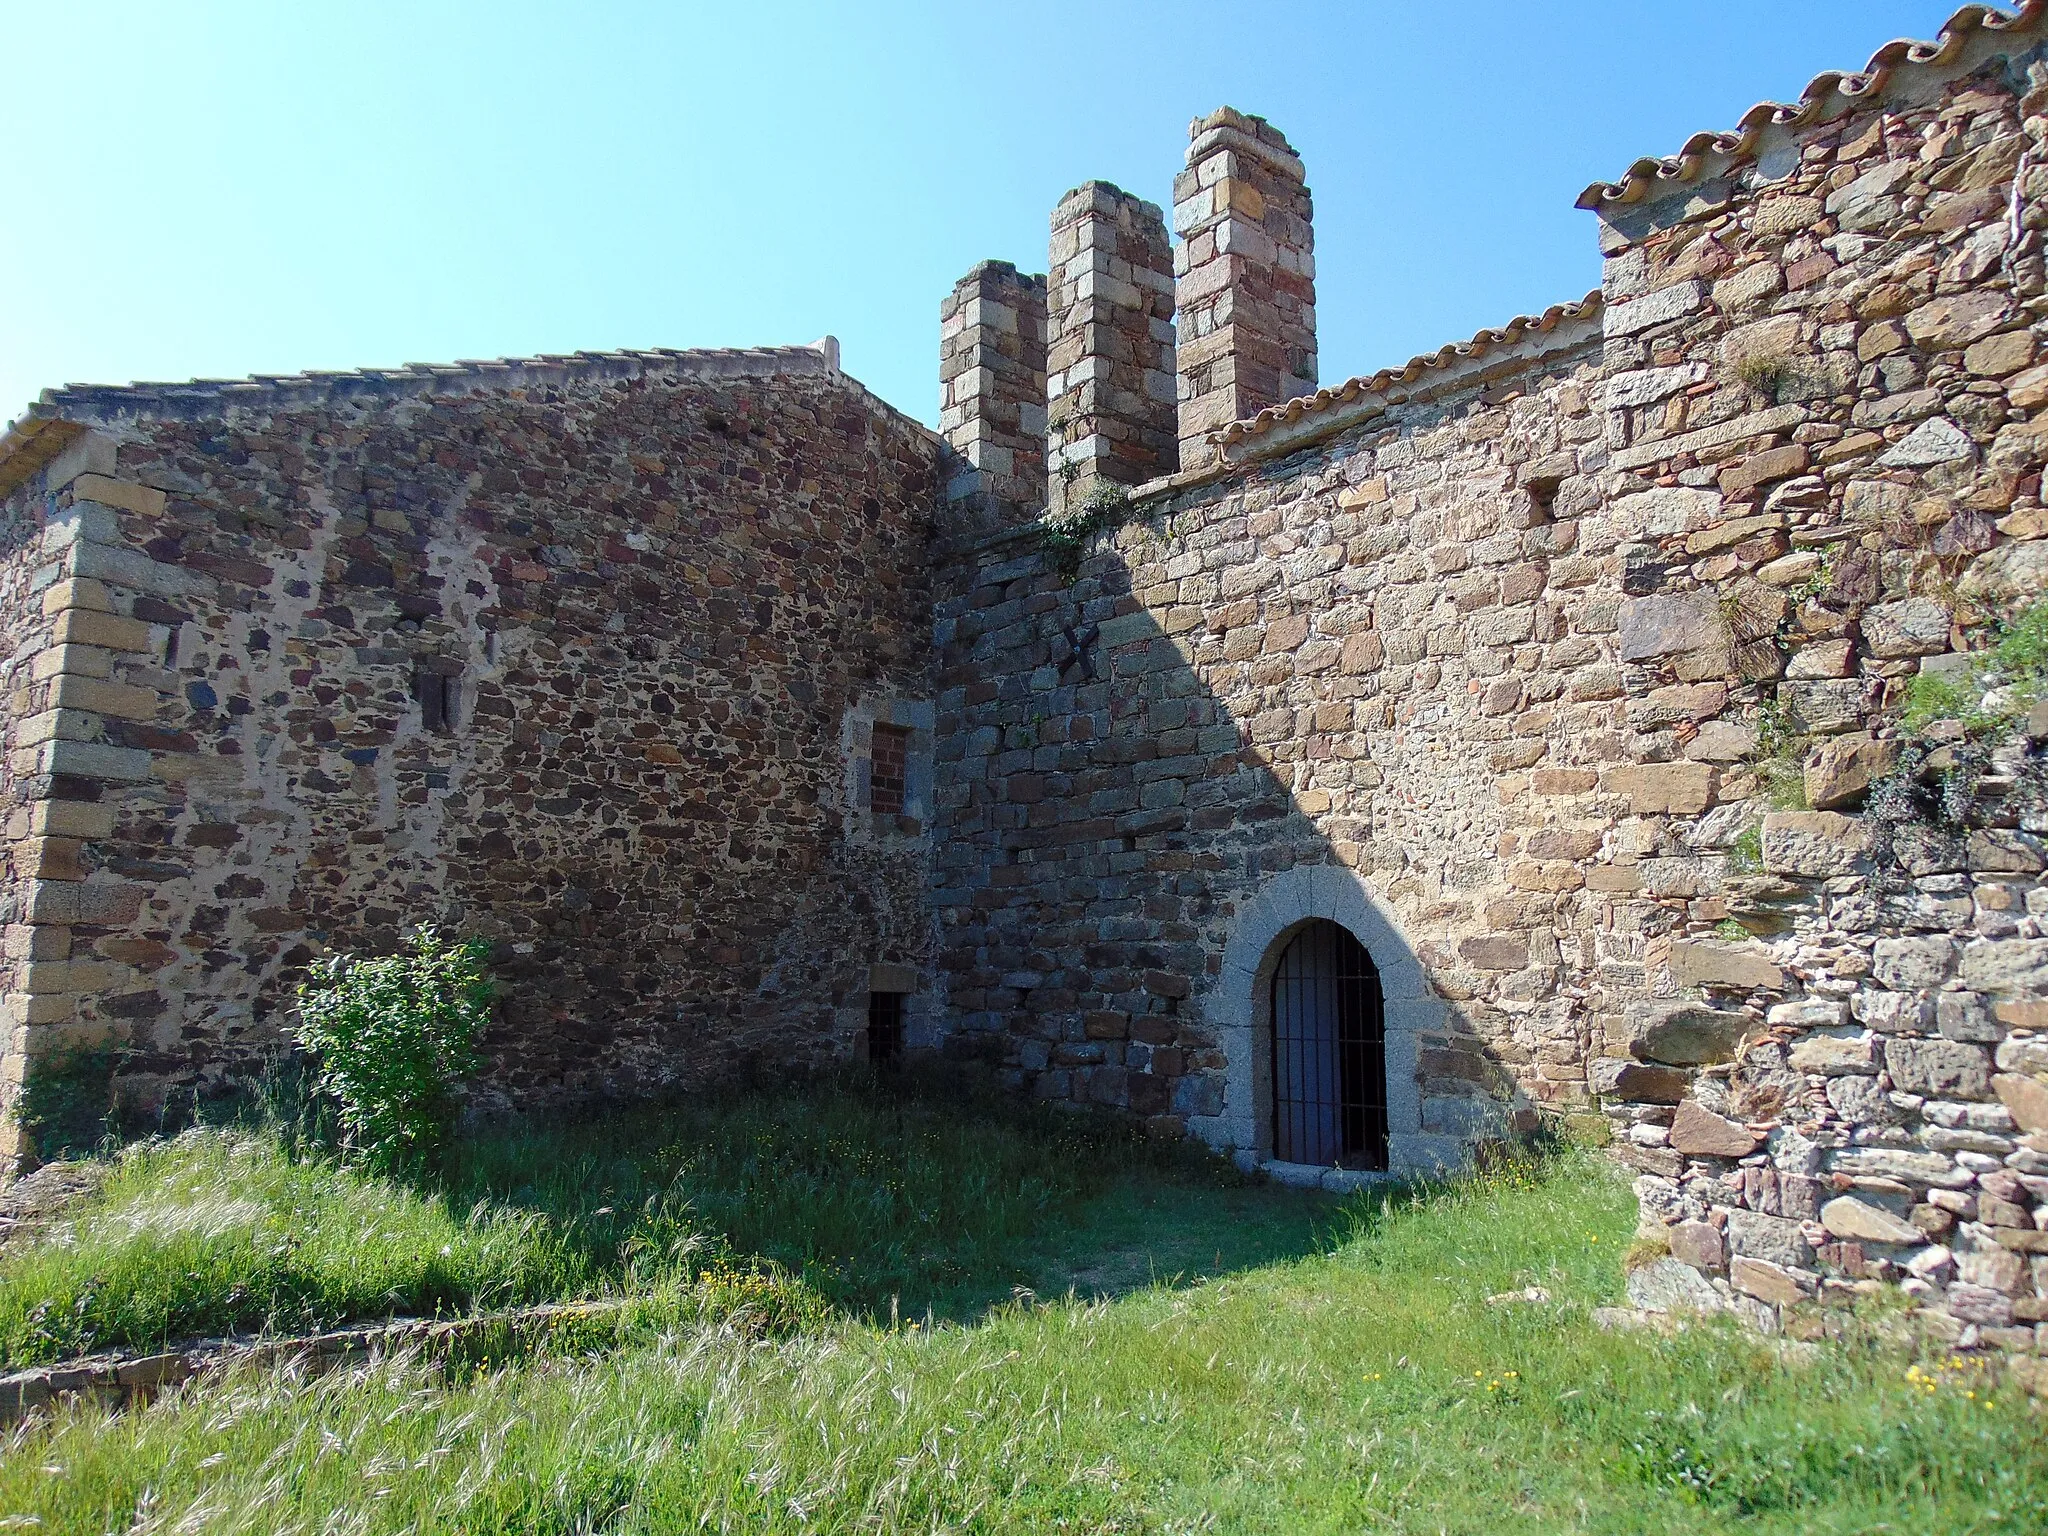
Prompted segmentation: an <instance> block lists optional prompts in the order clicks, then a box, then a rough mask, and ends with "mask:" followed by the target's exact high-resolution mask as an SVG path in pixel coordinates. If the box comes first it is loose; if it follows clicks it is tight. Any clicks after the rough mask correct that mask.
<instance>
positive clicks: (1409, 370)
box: [1209, 288, 1601, 450]
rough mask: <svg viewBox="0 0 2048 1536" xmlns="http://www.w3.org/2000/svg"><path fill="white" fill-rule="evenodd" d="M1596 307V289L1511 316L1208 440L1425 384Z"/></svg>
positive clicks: (1229, 439) (1223, 441)
mask: <svg viewBox="0 0 2048 1536" xmlns="http://www.w3.org/2000/svg"><path fill="white" fill-rule="evenodd" d="M1600 307H1601V298H1600V290H1599V289H1598V288H1595V289H1594V290H1593V291H1592V292H1591V293H1589V294H1587V295H1586V296H1585V297H1584V298H1583V299H1578V300H1575V301H1574V302H1572V303H1569V304H1553V305H1551V306H1550V308H1548V309H1546V310H1545V311H1543V313H1542V314H1540V315H1517V316H1515V318H1514V319H1512V320H1510V321H1509V322H1508V323H1507V324H1506V325H1503V326H1500V327H1499V328H1497V329H1490V330H1484V331H1481V332H1479V333H1478V334H1477V335H1476V336H1474V337H1473V338H1472V339H1471V340H1470V341H1461V342H1453V343H1452V344H1451V345H1450V346H1447V347H1443V348H1441V349H1439V350H1438V351H1435V352H1426V353H1424V354H1422V355H1421V356H1419V357H1411V358H1409V359H1408V361H1407V362H1405V363H1403V364H1402V365H1401V366H1400V367H1398V368H1382V369H1381V370H1380V371H1379V372H1378V373H1371V374H1364V375H1362V376H1360V377H1358V378H1355V379H1346V380H1345V381H1344V382H1343V383H1342V384H1333V385H1331V386H1330V387H1329V388H1328V389H1319V390H1317V391H1316V392H1315V393H1314V394H1312V395H1303V396H1300V397H1299V398H1298V399H1294V400H1287V401H1283V402H1282V403H1281V404H1279V405H1272V406H1268V407H1267V408H1266V409H1265V410H1263V411H1261V412H1259V414H1258V415H1256V416H1253V417H1251V418H1250V419H1249V420H1246V421H1233V422H1232V423H1230V425H1229V426H1227V427H1219V428H1218V429H1217V430H1216V431H1214V432H1212V433H1210V434H1209V441H1210V442H1212V443H1215V444H1216V445H1217V446H1218V447H1219V448H1223V449H1226V450H1227V449H1228V448H1230V447H1231V446H1232V445H1234V444H1237V443H1241V442H1243V441H1244V440H1245V439H1247V438H1251V437H1259V436H1262V435H1264V434H1266V433H1269V432H1274V431H1277V430H1278V429H1280V428H1281V427H1284V426H1288V425H1290V424H1292V423H1295V422H1299V421H1300V420H1301V419H1302V418H1303V417H1306V416H1314V415H1317V414H1318V413H1321V412H1325V411H1330V410H1334V409H1336V408H1337V407H1339V406H1343V405H1349V404H1351V403H1352V402H1353V401H1356V400H1359V399H1362V398H1364V397H1365V396H1368V395H1381V394H1385V393H1386V392H1387V391H1389V390H1391V389H1393V388H1395V387H1396V386H1400V385H1413V384H1416V383H1418V382H1422V381H1425V380H1430V379H1431V378H1432V376H1439V377H1448V376H1449V375H1450V374H1451V373H1452V372H1454V371H1462V369H1463V367H1464V365H1466V364H1469V363H1474V362H1477V361H1479V360H1481V359H1483V358H1486V357H1487V356H1488V355H1489V354H1492V353H1496V352H1499V351H1501V350H1503V349H1505V348H1509V347H1513V346H1515V345H1516V344H1517V343H1519V342H1522V341H1524V340H1526V339H1527V338H1529V337H1530V336H1532V335H1533V336H1544V335H1548V334H1550V333H1551V332H1554V331H1556V330H1557V328H1558V327H1559V326H1562V325H1569V324H1571V323H1572V322H1575V321H1581V320H1584V321H1591V320H1595V319H1597V318H1598V317H1599V314H1600Z"/></svg>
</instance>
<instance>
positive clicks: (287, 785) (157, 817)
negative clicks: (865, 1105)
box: [0, 348, 942, 1111]
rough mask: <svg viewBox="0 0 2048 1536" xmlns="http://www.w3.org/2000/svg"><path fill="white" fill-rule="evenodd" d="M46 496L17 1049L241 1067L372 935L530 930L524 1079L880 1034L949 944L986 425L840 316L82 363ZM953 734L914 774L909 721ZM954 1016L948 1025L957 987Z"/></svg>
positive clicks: (752, 1055)
mask: <svg viewBox="0 0 2048 1536" xmlns="http://www.w3.org/2000/svg"><path fill="white" fill-rule="evenodd" d="M42 414H43V416H44V417H46V418H50V419H57V420H62V421H64V422H67V423H70V424H71V425H72V427H73V429H76V428H78V427H84V428H89V429H90V430H89V433H88V435H87V438H86V439H85V441H87V442H89V443H91V444H95V445H97V446H96V449H95V452H96V454H97V464H98V468H99V469H100V470H101V471H103V472H102V473H84V474H73V473H71V469H72V468H75V467H76V466H66V465H63V464H59V465H53V466H50V467H49V468H46V469H43V470H41V471H40V472H38V473H36V474H35V475H33V476H31V477H30V478H29V479H28V480H27V482H26V483H25V484H22V485H20V486H19V487H17V488H16V489H15V490H14V491H13V493H12V494H11V495H10V496H9V498H8V500H7V504H6V505H7V510H6V516H7V526H9V527H12V528H15V529H16V530H18V531H19V532H20V534H21V536H22V537H24V538H30V539H31V540H36V539H38V537H39V542H32V543H30V544H28V545H24V546H22V547H23V548H33V549H35V550H36V551H37V553H36V555H35V559H36V561H37V562H39V563H38V564H36V566H35V568H34V571H33V575H32V576H30V577H29V578H28V579H27V580H26V581H24V580H23V579H22V575H21V571H22V568H23V564H24V562H23V560H22V558H21V557H20V556H17V557H16V559H15V560H14V561H13V562H11V563H10V564H9V565H8V566H7V567H5V570H6V571H12V572H14V573H15V574H14V575H12V576H5V575H4V574H0V579H4V580H6V581H7V582H8V583H9V596H10V597H11V598H12V599H13V601H12V602H11V603H10V605H9V614H10V618H9V627H10V629H11V630H12V631H13V632H14V638H15V640H16V647H15V662H14V666H15V674H16V680H15V695H14V706H15V707H14V711H13V718H12V726H11V731H10V737H9V744H10V747H11V749H12V755H11V759H10V770H11V773H12V778H11V780H10V786H9V787H10V789H11V791H12V793H13V795H14V797H15V804H16V809H15V810H14V812H13V820H12V822H11V824H10V837H11V841H10V844H9V856H10V874H11V882H10V885H9V890H10V892H11V893H12V895H11V908H10V911H9V914H8V921H9V922H10V924H11V925H12V926H11V927H10V928H9V929H8V933H9V937H10V944H11V946H12V951H13V954H14V955H15V957H16V958H17V960H18V961H20V962H22V963H21V964H19V965H18V967H17V979H16V984H15V988H14V994H15V995H14V996H13V998H12V999H11V1001H10V1006H11V1007H12V1008H13V1009H14V1010H15V1012H14V1015H13V1024H14V1027H13V1029H12V1031H11V1035H10V1040H9V1046H8V1054H9V1057H10V1060H12V1061H21V1060H24V1059H28V1058H34V1057H37V1056H40V1055H47V1054H48V1053H49V1052H50V1051H52V1050H60V1049H62V1048H63V1047H65V1046H67V1045H71V1044H76V1043H79V1042H90V1041H95V1040H100V1039H105V1038H111V1039H112V1040H113V1041H114V1042H115V1043H118V1044H121V1045H124V1046H126V1047H127V1048H128V1049H129V1050H130V1051H131V1053H132V1054H131V1056H130V1058H129V1060H128V1063H127V1067H126V1070H125V1091H126V1092H127V1094H128V1095H129V1096H130V1098H131V1099H133V1100H135V1101H137V1105H138V1107H139V1108H140V1109H142V1110H144V1111H146V1110H147V1109H149V1108H150V1107H151V1105H152V1103H153V1101H155V1100H158V1099H161V1098H162V1097H164V1096H165V1095H167V1094H174V1093H177V1092H182V1091H184V1090H186V1089H188V1088H190V1087H192V1086H195V1085H198V1086H202V1087H203V1086H205V1085H207V1084H210V1083H214V1082H217V1081H218V1080H219V1079H220V1078H221V1077H222V1076H223V1075H226V1074H229V1073H232V1072H233V1071H236V1070H238V1069H241V1068H244V1067H246V1065H247V1063H248V1061H249V1059H250V1058H251V1057H252V1056H253V1055H254V1054H256V1053H258V1052H261V1051H263V1050H266V1049H269V1048H271V1047H273V1046H274V1045H275V1044H276V1043H277V1041H278V1039H279V1031H280V1026H281V1023H282V1021H283V1019H284V1015H285V1011H286V1010H285V1005H286V1004H287V1003H288V1000H289V997H290V988H291V986H292V984H293V982H294V981H295V979H296V978H297V977H299V976H300V975H302V974H303V973H304V969H305V967H306V966H307V965H308V963H309V962H311V961H312V960H314V959H315V958H316V957H318V956H319V955H322V954H325V953H329V952H332V951H335V950H354V949H361V948H371V949H379V948H384V947H387V946H389V945H391V944H393V943H394V942H395V941H396V940H397V938H398V936H399V934H400V932H401V930H402V929H404V928H405V927H406V926H407V925H410V924H413V923H417V922H421V921H426V920H435V921H438V922H441V923H443V924H445V925H446V926H448V927H449V928H451V929H456V930H460V931H463V932H470V933H480V934H482V935H484V936H486V937H488V938H490V939H492V940H493V941H495V946H496V948H495V958H494V966H495V968H496V970H497V972H498V974H499V975H500V976H501V977H502V979H503V980H504V981H505V983H506V994H505V1001H504V1005H503V1010H502V1019H501V1022H500V1026H499V1027H498V1029H497V1030H496V1031H495V1032H494V1034H493V1036H492V1037H491V1039H490V1040H489V1041H488V1042H487V1048H488V1051H489V1054H490V1056H491V1069H490V1074H489V1079H490V1080H489V1085H488V1095H490V1096H497V1097H500V1098H506V1099H510V1100H514V1101H534V1100H561V1099H571V1098H576V1097H584V1096H589V1095H595V1094H621V1095H627V1094H633V1093H642V1092H647V1091H650V1090H652V1089H654V1088H656V1087H657V1086H660V1085H663V1084H667V1083H672V1082H673V1083H687V1082H690V1081H696V1080H701V1079H703V1078H705V1077H707V1076H711V1075H715V1074H718V1073H720V1072H724V1071H728V1070H730V1069H732V1068H733V1067H734V1066H735V1065H737V1064H739V1063H741V1062H743V1061H746V1060H758V1061H760V1062H762V1063H764V1064H775V1063H797V1064H803V1063H809V1062H813V1061H816V1060H819V1059H822V1058H826V1057H830V1056H833V1055H837V1054H840V1053H842V1052H844V1051H846V1050H848V1049H850V1048H853V1047H856V1046H857V1045H858V1037H859V1033H860V1031H861V1030H862V1029H863V1028H864V1025H865V1017H866V1015H865V1001H866V996H865V994H866V990H867V979H868V974H869V967H870V966H871V965H874V964H883V965H888V966H896V967H909V968H912V969H913V971H914V973H916V974H919V975H922V974H924V973H925V972H926V971H927V969H928V959H929V948H930V945H929V930H928V923H927V920H926V917H925V908H924V903H923V895H922V890H923V884H924V880H925V869H926V864H927V859H928V854H929V826H928V819H929V804H930V775H929V760H930V751H931V735H930V732H931V727H932V724H933V721H932V715H931V710H930V704H929V697H930V695H929V681H928V671H927V668H928V627H927V624H928V621H927V614H928V612H929V604H930V598H929V593H928V589H927V587H926V585H925V575H924V570H923V565H922V561H921V551H922V549H923V547H924V544H925V541H926V540H927V538H928V537H929V535H930V531H931V512H932V506H933V501H934V494H935V490H936V485H935V473H936V472H937V469H938V465H939V460H940V454H941V451H942V450H941V445H940V444H939V443H938V441H937V440H936V439H934V438H933V437H932V436H931V434H929V433H927V432H926V431H924V430H923V429H922V428H920V427H917V426H915V425H914V424H912V423H910V422H908V421H906V420H905V419H904V418H902V417H900V416H898V415H897V414H896V413H894V412H893V411H890V410H889V409H888V408H887V407H884V406H882V405H881V404H880V403H879V402H877V401H875V400H874V399H873V398H872V397H870V396H868V395H866V394H865V392H863V391H862V390H861V389H860V388H859V387H858V386H857V385H855V384H853V383H852V382H851V381H849V380H847V379H846V378H845V377H844V376H843V375H841V374H839V373H838V371H837V369H836V366H835V364H834V362H833V359H832V357H831V355H830V352H829V350H811V349H803V348H791V349H783V350H781V351H767V352H761V353H732V354H720V353H696V354H691V353H684V354H641V355H619V356H609V357H598V356H589V357H582V358H578V359H568V360H553V361H542V362H536V363H531V364H521V363H515V364H503V365H478V366H471V367H462V368H455V369H449V370H442V371H435V372H420V373H405V374H398V375H382V376H379V375H371V376H337V377H330V378H315V379H309V380H301V381H283V382H270V383H266V382H257V383H254V384H251V385H248V386H237V387H228V388H220V387H207V386H198V387H193V388H189V389H184V390H176V389H172V390H162V391H150V390H148V389H138V390H126V391H124V390H109V391H78V392H69V393H64V394H58V395H53V396H51V397H46V402H45V405H44V407H43V408H42ZM877 721H881V722H884V723H891V724H895V725H899V726H903V727H908V728H909V729H910V730H911V732H912V735H911V758H912V763H911V771H910V774H909V787H908V794H907V796H906V803H905V806H904V810H903V813H902V814H901V815H890V816H887V817H882V816H878V815H875V814H873V813H871V812H870V810H869V809H868V806H867V801H866V792H867V786H866V780H865V774H864V770H865V762H864V753H865V748H866V742H867V740H868V738H869V735H870V733H871V732H872V729H873V726H874V724H875V722H877ZM912 1023H913V1034H914V1036H915V1035H916V1034H918V1033H919V1032H921V1031H924V1030H926V1029H928V1027H929V1021H928V1019H927V1018H926V1016H925V1012H924V1004H923V1002H922V1000H918V1001H916V1002H914V1003H913V1020H912Z"/></svg>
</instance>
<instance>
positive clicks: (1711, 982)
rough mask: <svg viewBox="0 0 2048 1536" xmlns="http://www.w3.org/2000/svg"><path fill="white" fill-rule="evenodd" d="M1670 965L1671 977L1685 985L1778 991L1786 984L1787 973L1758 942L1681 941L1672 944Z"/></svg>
mask: <svg viewBox="0 0 2048 1536" xmlns="http://www.w3.org/2000/svg"><path fill="white" fill-rule="evenodd" d="M1670 964H1671V979H1672V980H1673V981H1674V982H1676V983H1677V984H1678V985H1679V986H1681V987H1707V988H1711V989H1714V990H1718V991H1735V992H1749V991H1754V990H1757V989H1759V988H1761V989H1763V990H1765V991H1770V992H1776V991H1781V990H1783V988H1784V985H1785V973H1784V972H1783V971H1781V970H1779V969H1778V966H1777V963H1776V962H1775V961H1773V960H1772V959H1771V957H1770V955H1769V954H1768V953H1767V952H1766V951H1765V950H1764V949H1763V947H1762V946H1761V945H1756V944H1717V943H1710V942H1707V941H1704V940H1692V939H1688V940H1681V941H1679V942H1677V943H1674V944H1673V945H1672V946H1671V961H1670Z"/></svg>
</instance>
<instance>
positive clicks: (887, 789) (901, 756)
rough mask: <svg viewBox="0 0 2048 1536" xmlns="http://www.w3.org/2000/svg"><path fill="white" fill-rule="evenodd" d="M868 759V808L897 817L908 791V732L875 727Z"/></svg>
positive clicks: (903, 729)
mask: <svg viewBox="0 0 2048 1536" xmlns="http://www.w3.org/2000/svg"><path fill="white" fill-rule="evenodd" d="M868 756H869V760H870V764H869V769H868V804H869V806H870V807H871V808H872V809H873V810H874V811H875V812H876V813H877V814H879V815H883V816H901V815H902V814H903V796H904V791H905V790H906V789H907V788H908V773H909V768H910V732H909V731H908V730H907V729H906V728H904V727H903V726H900V725H877V726H876V727H875V736H874V745H873V746H872V748H871V749H870V750H869V754H868Z"/></svg>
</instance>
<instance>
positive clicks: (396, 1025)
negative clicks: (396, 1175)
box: [298, 928, 496, 1168]
mask: <svg viewBox="0 0 2048 1536" xmlns="http://www.w3.org/2000/svg"><path fill="white" fill-rule="evenodd" d="M489 953H490V950H489V946H488V945H486V944H485V943H484V942H483V941H482V940H481V939H470V940H467V941H463V942H449V941H444V940H443V939H442V938H441V936H440V935H439V934H438V933H436V932H435V931H434V930H433V929H432V928H421V929H420V930H419V931H418V932H417V933H415V934H414V935H413V937H412V939H411V940H410V942H409V943H408V944H407V947H406V949H405V951H404V952H403V953H401V954H397V955H392V956H389V957H386V958H382V959H363V958H359V957H354V956H348V955H343V956H338V957H336V958H335V959H334V960H332V961H330V962H328V963H327V965H326V966H324V967H323V968H322V969H321V970H320V972H318V973H317V974H316V977H315V979H314V980H313V981H311V982H308V983H307V984H306V985H304V986H302V987H301V988H300V989H299V1032H298V1034H299V1043H300V1044H301V1045H303V1046H304V1047H305V1048H306V1049H307V1050H309V1051H311V1052H312V1053H313V1054H314V1055H315V1056H316V1057H317V1058H318V1059H319V1062H320V1086H321V1087H322V1088H323V1089H325V1090H326V1091H327V1092H328V1093H331V1094H332V1095H334V1098H335V1100H336V1101H337V1102H338V1103H339V1105H340V1107H341V1123H342V1128H343V1130H344V1132H345V1133H346V1136H347V1140H348V1143H349V1145H350V1146H351V1147H352V1148H353V1149H354V1150H355V1151H356V1152H358V1153H359V1154H361V1155H362V1156H363V1157H365V1158H366V1159H367V1160H368V1161H369V1162H371V1163H372V1164H374V1165H376V1166H379V1167H385V1168H400V1167H407V1166H414V1165H417V1164H419V1163H421V1162H431V1161H433V1160H434V1159H435V1158H437V1157H438V1156H439V1154H440V1150H441V1146H442V1144H443V1143H444V1141H445V1140H446V1138H447V1135H448V1131H449V1129H450V1127H451V1125H452V1123H453V1120H454V1108H455V1102H454V1093H453V1089H454V1086H455V1084H456V1083H457V1082H459V1081H460V1080H461V1079H462V1078H464V1077H466V1076H468V1075H469V1074H470V1073H472V1072H474V1071H476V1070H477V1068H478V1067H479V1066H481V1065H482V1061H481V1058H480V1057H479V1056H478V1055H477V1050H476V1041H477V1037H478V1035H479V1034H481V1033H482V1031H483V1028H484V1025H485V1024H486V1023H488V1022H489V1020H490V1016H491V999H492V997H493V995H494V993H495V990H496V989H495V987H494V985H493V983H492V981H491V979H490V976H489V973H488V972H487V971H486V970H485V966H484V962H485V960H486V958H487V957H488V955H489Z"/></svg>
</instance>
